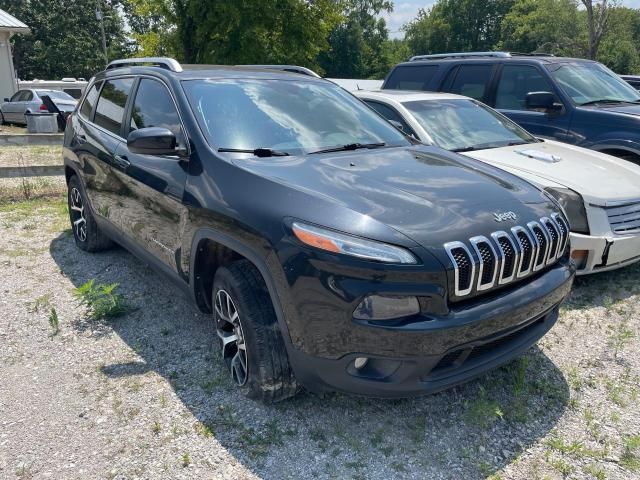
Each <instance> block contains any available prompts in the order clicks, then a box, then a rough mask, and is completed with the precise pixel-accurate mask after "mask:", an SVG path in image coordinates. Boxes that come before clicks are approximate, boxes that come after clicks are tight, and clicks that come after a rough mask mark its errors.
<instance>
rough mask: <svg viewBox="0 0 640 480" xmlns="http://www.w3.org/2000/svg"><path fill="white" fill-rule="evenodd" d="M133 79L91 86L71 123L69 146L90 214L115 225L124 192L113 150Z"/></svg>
mask: <svg viewBox="0 0 640 480" xmlns="http://www.w3.org/2000/svg"><path fill="white" fill-rule="evenodd" d="M133 84H134V78H133V77H126V78H117V79H109V80H106V81H104V82H103V83H102V84H98V85H94V87H92V89H91V90H90V91H89V93H88V94H87V97H86V99H85V101H84V103H83V104H82V106H81V108H80V113H79V115H78V116H77V117H76V118H78V121H74V122H73V126H74V130H75V131H74V139H73V148H74V151H75V152H76V155H77V156H78V159H79V160H80V164H81V167H82V173H83V176H84V184H85V188H86V190H87V195H88V196H89V201H90V203H91V206H92V210H93V213H94V214H95V215H96V216H97V217H98V219H99V220H103V219H104V220H108V221H109V222H111V223H112V224H117V223H118V220H119V217H120V212H121V210H122V207H123V200H124V198H125V197H124V195H123V194H124V193H125V192H126V184H125V176H124V172H123V166H122V165H120V164H119V163H117V162H116V159H115V152H116V150H117V149H118V146H119V145H120V144H122V143H123V142H124V139H123V138H122V129H123V123H122V122H123V119H124V112H125V108H126V105H127V100H128V98H129V95H130V93H131V89H132V88H133Z"/></svg>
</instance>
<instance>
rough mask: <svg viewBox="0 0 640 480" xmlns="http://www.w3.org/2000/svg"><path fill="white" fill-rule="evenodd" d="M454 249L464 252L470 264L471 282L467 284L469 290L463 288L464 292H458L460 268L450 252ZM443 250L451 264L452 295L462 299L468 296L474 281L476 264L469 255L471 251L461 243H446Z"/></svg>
mask: <svg viewBox="0 0 640 480" xmlns="http://www.w3.org/2000/svg"><path fill="white" fill-rule="evenodd" d="M456 248H461V249H463V250H464V251H465V253H466V254H467V255H468V256H469V261H470V262H471V280H470V282H469V288H465V289H464V290H460V267H459V266H458V262H457V261H456V259H455V257H454V256H453V254H452V253H451V251H452V250H454V249H456ZM444 249H445V251H446V252H447V255H448V257H449V260H451V263H452V264H453V272H454V286H453V289H454V293H455V295H456V297H464V296H465V295H469V294H470V293H471V291H472V290H473V284H474V281H475V273H476V263H475V261H474V259H473V255H471V251H470V250H469V248H467V246H466V245H465V244H464V243H462V242H447V243H445V244H444Z"/></svg>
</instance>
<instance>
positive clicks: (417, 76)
mask: <svg viewBox="0 0 640 480" xmlns="http://www.w3.org/2000/svg"><path fill="white" fill-rule="evenodd" d="M437 71H438V65H415V66H413V65H406V66H400V67H397V68H396V69H395V70H394V71H393V72H392V73H391V75H390V76H389V78H388V79H387V83H386V84H385V86H384V88H389V89H394V90H427V89H428V87H429V83H431V79H432V78H433V76H434V75H435V74H436V72H437Z"/></svg>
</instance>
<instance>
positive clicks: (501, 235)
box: [491, 230, 520, 285]
mask: <svg viewBox="0 0 640 480" xmlns="http://www.w3.org/2000/svg"><path fill="white" fill-rule="evenodd" d="M491 238H493V241H494V242H495V243H496V245H497V246H498V249H499V250H500V252H501V253H502V261H501V262H500V275H499V276H498V285H504V284H506V283H510V282H512V281H513V279H514V278H515V276H516V273H517V272H518V271H517V267H518V263H519V257H520V253H519V250H518V249H517V248H516V246H515V244H514V243H513V240H512V239H511V237H510V236H509V234H508V233H507V232H505V231H504V230H498V231H497V232H493V233H492V234H491ZM501 238H506V239H507V240H508V241H509V243H511V248H513V254H514V259H513V261H514V266H513V273H512V274H511V276H509V277H507V278H503V275H504V266H505V264H506V263H507V255H506V253H505V251H504V250H503V249H502V245H500V242H499V240H500V239H501Z"/></svg>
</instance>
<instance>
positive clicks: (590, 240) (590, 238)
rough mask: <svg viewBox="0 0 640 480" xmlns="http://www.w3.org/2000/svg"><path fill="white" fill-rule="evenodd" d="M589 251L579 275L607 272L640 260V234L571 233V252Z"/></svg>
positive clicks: (580, 267) (579, 268) (579, 266)
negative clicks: (597, 234)
mask: <svg viewBox="0 0 640 480" xmlns="http://www.w3.org/2000/svg"><path fill="white" fill-rule="evenodd" d="M577 250H583V251H586V252H588V253H587V258H586V260H585V261H584V262H583V263H582V264H579V265H578V270H577V272H576V273H577V275H588V274H590V273H597V272H605V271H608V270H615V269H617V268H622V267H626V266H627V265H631V264H633V263H635V262H638V261H640V235H628V236H618V235H613V234H611V235H606V236H605V235H603V236H594V235H582V234H579V233H571V252H572V253H573V252H575V251H577Z"/></svg>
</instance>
